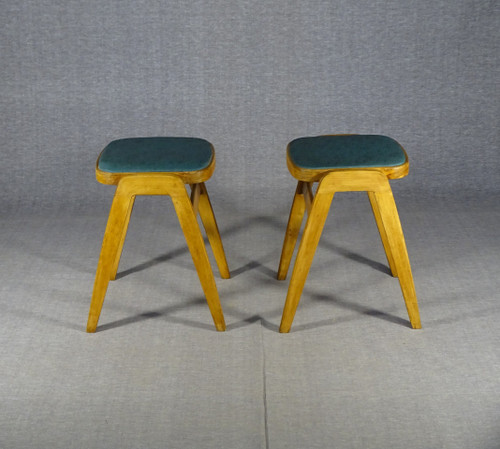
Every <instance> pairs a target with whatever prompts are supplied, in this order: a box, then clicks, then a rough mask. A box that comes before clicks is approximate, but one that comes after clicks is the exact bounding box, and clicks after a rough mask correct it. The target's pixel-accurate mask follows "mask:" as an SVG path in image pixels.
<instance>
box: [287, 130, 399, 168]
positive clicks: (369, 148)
mask: <svg viewBox="0 0 500 449" xmlns="http://www.w3.org/2000/svg"><path fill="white" fill-rule="evenodd" d="M288 156H289V159H290V161H291V162H292V163H293V164H294V165H296V166H297V167H300V168H306V169H325V170H328V169H334V168H365V167H366V168H368V167H395V166H398V165H402V164H404V163H405V162H406V160H407V158H406V153H405V151H404V150H403V148H402V147H401V145H399V143H398V142H396V141H395V140H394V139H391V138H390V137H386V136H379V135H362V134H353V135H338V136H317V137H301V138H299V139H296V140H293V141H292V142H290V144H289V146H288Z"/></svg>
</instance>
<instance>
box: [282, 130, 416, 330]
mask: <svg viewBox="0 0 500 449" xmlns="http://www.w3.org/2000/svg"><path fill="white" fill-rule="evenodd" d="M287 165H288V169H289V170H290V173H291V174H292V176H293V177H294V178H296V179H298V185H297V189H296V191H295V196H294V198H293V203H292V208H291V211H290V217H289V220H288V225H287V229H286V234H285V240H284V243H283V250H282V253H281V260H280V264H279V268H278V279H280V280H283V279H285V278H286V275H287V272H288V267H289V266H290V261H291V258H292V254H293V251H294V248H295V244H296V242H297V238H298V235H299V231H300V228H301V224H302V220H303V217H304V214H305V211H307V212H308V218H307V222H306V225H305V228H304V232H303V235H302V240H301V242H300V245H299V249H298V252H297V257H296V260H295V266H294V268H293V272H292V278H291V280H290V285H289V287H288V294H287V297H286V302H285V307H284V309H283V315H282V318H281V325H280V332H289V331H290V328H291V326H292V322H293V318H294V316H295V311H296V310H297V306H298V304H299V300H300V296H301V294H302V290H303V288H304V284H305V281H306V277H307V274H308V273H309V269H310V267H311V263H312V260H313V257H314V253H315V251H316V247H317V246H318V242H319V239H320V236H321V232H322V230H323V227H324V224H325V221H326V217H327V215H328V211H329V209H330V205H331V202H332V199H333V196H334V194H335V192H352V191H366V192H367V193H368V198H369V200H370V204H371V206H372V209H373V214H374V216H375V221H376V223H377V226H378V230H379V232H380V236H381V239H382V243H383V246H384V249H385V254H386V256H387V261H388V263H389V266H390V269H391V273H392V275H393V276H394V277H398V278H399V283H400V286H401V290H402V293H403V297H404V300H405V304H406V309H407V311H408V316H409V318H410V323H411V326H412V328H414V329H420V328H421V327H422V326H421V324H420V315H419V311H418V304H417V296H416V294H415V286H414V283H413V277H412V273H411V267H410V261H409V259H408V253H407V250H406V244H405V240H404V236H403V230H402V228H401V223H400V221H399V215H398V211H397V209H396V203H395V202H394V197H393V195H392V190H391V187H390V185H389V179H397V178H402V177H404V176H406V175H407V174H408V168H409V163H408V156H407V155H406V152H405V151H404V149H403V148H402V147H401V145H399V143H398V142H396V141H395V140H393V139H391V138H390V137H386V136H379V135H358V134H352V135H326V136H318V137H303V138H299V139H296V140H294V141H292V142H290V144H289V145H288V149H287ZM315 182H318V187H317V190H316V194H313V191H312V186H313V184H314V183H315Z"/></svg>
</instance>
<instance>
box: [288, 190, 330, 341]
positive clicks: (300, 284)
mask: <svg viewBox="0 0 500 449" xmlns="http://www.w3.org/2000/svg"><path fill="white" fill-rule="evenodd" d="M332 199H333V192H326V193H322V192H321V185H320V187H319V188H318V193H316V196H315V198H314V201H313V204H312V208H311V212H310V213H309V217H308V218H307V223H306V227H305V229H304V234H303V236H302V241H301V242H300V246H299V251H298V253H297V259H296V260H295V266H294V267H293V273H292V279H291V280H290V285H289V286H288V294H287V297H286V302H285V307H284V309H283V316H282V318H281V325H280V332H289V331H290V327H291V326H292V321H293V318H294V316H295V311H296V310H297V306H298V304H299V300H300V295H301V294H302V290H303V288H304V284H305V282H306V278H307V274H308V273H309V268H310V267H311V263H312V260H313V257H314V253H315V252H316V247H317V246H318V242H319V238H320V237H321V232H322V231H323V227H324V225H325V221H326V217H327V216H328V211H329V210H330V204H331V202H332Z"/></svg>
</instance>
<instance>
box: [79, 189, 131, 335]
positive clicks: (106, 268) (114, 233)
mask: <svg viewBox="0 0 500 449" xmlns="http://www.w3.org/2000/svg"><path fill="white" fill-rule="evenodd" d="M129 207H130V195H127V194H125V193H121V191H120V186H118V187H117V190H116V193H115V196H114V198H113V204H112V205H111V211H110V212H109V218H108V224H107V226H106V231H105V233H104V239H103V242H102V249H101V255H100V257H99V263H98V265H97V272H96V277H95V282H94V291H93V293H92V300H91V302H90V310H89V318H88V321H87V332H95V330H96V328H97V322H98V321H99V315H100V314H101V309H102V303H103V302H104V296H105V295H106V290H107V288H108V284H109V280H110V278H111V270H112V266H113V263H114V261H115V260H116V258H117V251H118V249H119V246H120V242H121V240H122V236H123V234H124V228H125V226H126V223H127V217H128V214H129Z"/></svg>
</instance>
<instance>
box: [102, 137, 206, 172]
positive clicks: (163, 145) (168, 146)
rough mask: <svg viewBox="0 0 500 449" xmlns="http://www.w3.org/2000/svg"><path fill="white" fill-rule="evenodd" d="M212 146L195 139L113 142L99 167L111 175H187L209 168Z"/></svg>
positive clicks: (132, 139)
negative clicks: (150, 173)
mask: <svg viewBox="0 0 500 449" xmlns="http://www.w3.org/2000/svg"><path fill="white" fill-rule="evenodd" d="M213 157H214V154H213V148H212V144H211V143H210V142H207V141H206V140H204V139H197V138H193V137H137V138H130V139H120V140H114V141H113V142H111V143H110V144H109V145H108V146H107V147H106V148H104V150H103V151H102V153H101V156H100V157H99V161H98V164H97V167H98V169H99V170H101V171H106V172H110V173H147V172H188V171H196V170H203V169H204V168H207V167H208V166H209V165H210V163H211V162H212V159H213Z"/></svg>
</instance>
